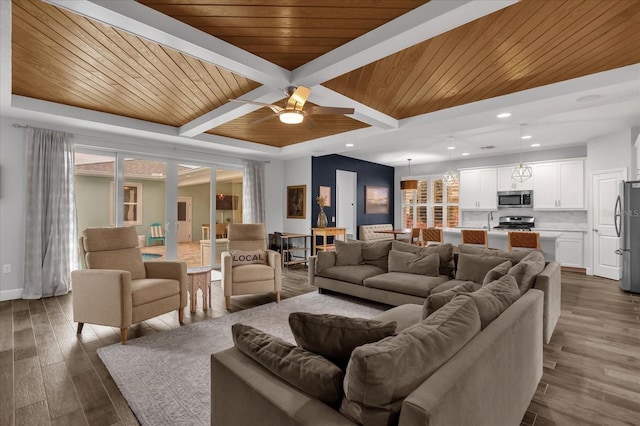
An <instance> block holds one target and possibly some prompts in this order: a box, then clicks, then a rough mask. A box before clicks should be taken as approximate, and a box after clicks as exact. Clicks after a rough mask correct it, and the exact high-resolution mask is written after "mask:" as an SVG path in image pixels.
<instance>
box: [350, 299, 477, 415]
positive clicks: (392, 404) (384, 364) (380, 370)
mask: <svg viewBox="0 0 640 426" xmlns="http://www.w3.org/2000/svg"><path fill="white" fill-rule="evenodd" d="M458 297H460V296H458ZM479 331H480V318H479V317H478V308H477V307H476V305H475V303H473V301H472V300H471V299H466V300H464V299H461V300H457V301H456V300H453V301H452V302H451V303H448V304H447V305H446V306H445V307H443V308H442V309H440V310H439V311H438V312H436V313H435V314H434V315H432V316H430V317H429V318H427V319H426V320H424V321H420V322H419V323H417V324H415V325H413V326H411V327H409V328H406V329H405V330H403V331H401V332H400V333H398V334H397V335H395V336H391V337H387V338H385V339H382V340H380V341H379V342H376V343H370V344H367V345H363V346H360V347H358V348H356V349H355V350H354V351H353V353H352V354H351V359H350V360H349V365H348V367H347V372H346V375H345V380H344V392H345V398H344V399H343V400H342V405H341V406H340V412H341V413H342V414H344V415H345V416H346V417H348V418H349V419H351V420H353V421H355V422H356V423H358V424H364V425H369V424H371V425H387V424H397V422H398V416H399V413H400V408H401V406H402V401H403V400H404V398H405V397H407V395H409V394H410V393H411V392H413V391H414V390H415V389H416V388H417V387H418V386H420V385H421V384H422V383H423V382H424V381H425V379H426V378H427V377H429V376H430V375H431V374H433V372H434V371H436V370H437V369H438V368H440V367H441V366H442V365H443V364H444V363H446V362H447V361H448V360H449V359H450V358H451V357H452V356H453V355H454V354H455V353H456V352H458V351H459V350H460V348H462V347H463V346H464V345H466V344H467V343H468V342H469V341H470V340H471V339H472V338H473V337H474V336H475V335H476V334H477V333H478V332H479ZM408 366H410V368H407V367H408ZM460 403H461V404H463V403H464V402H463V401H461V402H460Z"/></svg>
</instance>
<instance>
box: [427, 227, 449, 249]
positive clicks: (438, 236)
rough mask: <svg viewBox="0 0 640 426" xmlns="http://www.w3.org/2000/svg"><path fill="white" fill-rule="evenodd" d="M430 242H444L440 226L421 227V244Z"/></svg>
mask: <svg viewBox="0 0 640 426" xmlns="http://www.w3.org/2000/svg"><path fill="white" fill-rule="evenodd" d="M430 243H431V244H442V243H444V237H443V235H442V228H423V229H422V245H423V246H427V245H429V244H430Z"/></svg>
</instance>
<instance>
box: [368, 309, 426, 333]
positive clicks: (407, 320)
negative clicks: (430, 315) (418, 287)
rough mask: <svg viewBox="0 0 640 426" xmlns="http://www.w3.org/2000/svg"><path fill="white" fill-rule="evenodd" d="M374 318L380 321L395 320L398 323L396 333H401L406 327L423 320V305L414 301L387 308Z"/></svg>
mask: <svg viewBox="0 0 640 426" xmlns="http://www.w3.org/2000/svg"><path fill="white" fill-rule="evenodd" d="M372 319H374V320H376V321H380V322H392V321H394V322H395V323H396V324H397V325H396V333H399V332H401V331H402V330H404V329H405V328H407V327H409V326H412V325H414V324H416V323H418V322H420V321H422V306H421V305H416V304H414V303H405V304H404V305H400V306H394V307H393V308H391V309H387V310H386V311H384V312H382V313H380V314H378V315H376V316H375V317H373V318H372Z"/></svg>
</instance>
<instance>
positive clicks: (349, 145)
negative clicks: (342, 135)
mask: <svg viewBox="0 0 640 426" xmlns="http://www.w3.org/2000/svg"><path fill="white" fill-rule="evenodd" d="M344 146H348V147H349V148H351V147H352V146H353V144H352V143H348V144H345V145H344Z"/></svg>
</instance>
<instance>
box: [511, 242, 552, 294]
mask: <svg viewBox="0 0 640 426" xmlns="http://www.w3.org/2000/svg"><path fill="white" fill-rule="evenodd" d="M544 265H545V263H544V255H543V254H542V253H540V252H539V251H532V252H531V253H529V254H528V255H527V256H526V257H525V258H524V259H522V260H521V261H520V262H518V264H517V265H515V266H514V267H513V268H511V269H510V270H509V275H512V276H513V277H514V278H515V279H516V281H517V283H518V287H520V294H524V293H525V292H526V291H527V290H529V289H530V288H531V287H533V283H534V282H535V281H536V277H537V276H538V274H539V273H540V272H542V270H543V269H544Z"/></svg>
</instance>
